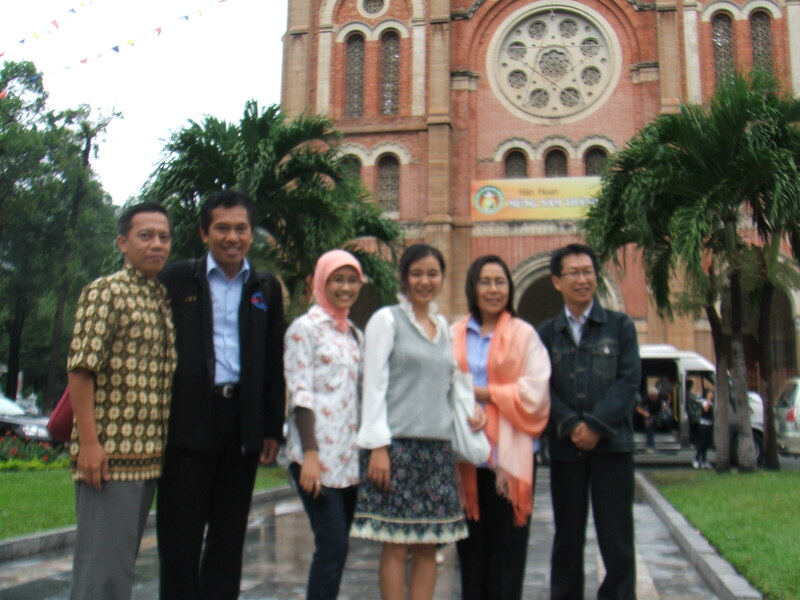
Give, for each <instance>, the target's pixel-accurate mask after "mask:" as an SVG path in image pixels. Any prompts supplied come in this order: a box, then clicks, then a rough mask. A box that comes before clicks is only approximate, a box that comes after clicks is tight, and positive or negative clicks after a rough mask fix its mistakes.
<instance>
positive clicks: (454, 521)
mask: <svg viewBox="0 0 800 600" xmlns="http://www.w3.org/2000/svg"><path fill="white" fill-rule="evenodd" d="M444 270H445V265H444V259H443V258H442V254H441V253H440V252H439V251H438V250H437V249H436V248H433V247H432V246H429V245H427V244H415V245H413V246H411V247H410V248H408V249H407V250H406V251H405V252H404V253H403V256H402V257H401V259H400V282H401V289H402V294H399V296H398V299H399V303H398V304H396V305H393V306H387V307H384V308H382V309H380V310H379V311H377V312H376V313H375V314H374V315H373V316H372V318H371V319H370V321H369V323H367V328H366V340H365V350H364V390H363V394H364V395H363V405H362V416H361V426H360V429H359V432H358V444H359V446H360V447H361V448H364V449H365V451H363V452H362V459H361V473H362V477H361V487H360V488H359V491H358V499H357V501H356V514H355V520H354V522H353V527H352V529H351V532H350V533H351V535H353V536H355V537H361V538H366V539H371V540H375V541H379V542H383V551H382V554H381V561H380V588H381V597H382V598H383V599H384V600H394V599H398V600H400V599H403V598H405V597H406V593H405V580H406V579H405V568H406V559H407V557H408V555H409V553H410V554H411V573H410V576H409V578H408V587H409V592H410V594H409V595H410V597H412V598H433V590H434V586H435V584H436V544H439V543H449V542H455V541H457V540H459V539H462V538H465V537H466V536H467V527H466V523H465V521H464V514H463V511H462V509H461V505H460V502H459V498H458V491H457V489H456V484H455V471H454V466H453V455H452V451H451V448H450V436H451V430H452V424H453V414H452V411H451V409H450V405H449V403H448V390H449V388H450V381H451V377H452V374H453V368H454V360H453V354H452V351H451V348H450V336H449V335H448V330H447V329H448V328H447V321H446V320H445V319H444V317H442V316H441V315H439V314H437V312H436V304H435V303H434V299H435V298H436V296H437V295H438V294H439V292H440V291H441V288H442V279H443V277H444ZM364 474H366V478H364Z"/></svg>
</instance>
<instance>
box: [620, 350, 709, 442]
mask: <svg viewBox="0 0 800 600" xmlns="http://www.w3.org/2000/svg"><path fill="white" fill-rule="evenodd" d="M639 355H640V356H641V359H642V383H641V385H640V389H639V393H640V395H641V397H642V398H645V397H646V396H647V392H648V390H649V389H651V388H657V389H658V390H659V392H660V394H661V396H662V398H665V400H664V402H663V404H664V406H663V408H662V410H663V413H662V415H661V418H660V419H657V425H656V450H678V449H680V448H685V447H688V446H690V445H691V442H692V438H693V437H694V434H695V433H696V432H694V431H693V427H692V425H693V424H692V422H691V419H690V410H689V406H688V405H687V391H688V386H689V383H688V382H691V393H692V394H694V395H696V396H698V397H699V396H702V394H703V392H705V391H706V390H714V389H715V388H714V381H715V368H714V365H713V364H712V363H711V362H710V361H708V360H706V359H705V358H703V357H702V356H700V355H699V354H698V353H697V352H691V351H688V350H678V349H677V348H675V347H674V346H670V345H667V344H645V345H643V346H640V347H639ZM634 429H635V430H636V431H637V432H644V430H645V423H644V419H642V418H641V416H640V415H638V413H634ZM636 440H637V446H638V445H639V443H641V445H642V447H644V437H643V435H642V436H639V435H637V436H636Z"/></svg>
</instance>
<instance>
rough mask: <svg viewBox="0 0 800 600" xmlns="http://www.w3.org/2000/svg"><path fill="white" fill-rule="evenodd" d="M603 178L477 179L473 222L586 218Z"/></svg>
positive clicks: (472, 206) (472, 209)
mask: <svg viewBox="0 0 800 600" xmlns="http://www.w3.org/2000/svg"><path fill="white" fill-rule="evenodd" d="M599 192H600V178H599V177H544V178H541V179H487V180H483V181H473V182H472V186H471V189H470V193H471V194H470V195H471V201H470V215H471V217H472V220H473V221H551V220H558V219H582V218H583V217H584V216H586V213H587V211H588V210H589V207H590V206H592V205H593V204H594V203H595V202H597V194H598V193H599Z"/></svg>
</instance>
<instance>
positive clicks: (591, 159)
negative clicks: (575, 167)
mask: <svg viewBox="0 0 800 600" xmlns="http://www.w3.org/2000/svg"><path fill="white" fill-rule="evenodd" d="M607 158H608V154H606V151H605V150H604V149H603V148H590V149H589V150H588V151H587V152H586V154H585V155H584V157H583V162H584V168H585V170H586V175H602V173H603V169H604V168H605V166H606V159H607Z"/></svg>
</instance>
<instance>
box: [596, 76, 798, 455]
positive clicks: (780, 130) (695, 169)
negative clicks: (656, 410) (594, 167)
mask: <svg viewBox="0 0 800 600" xmlns="http://www.w3.org/2000/svg"><path fill="white" fill-rule="evenodd" d="M799 121H800V100H797V99H794V98H792V97H790V96H784V95H781V93H780V92H779V89H778V85H777V83H776V82H775V81H774V79H772V78H771V77H769V76H768V75H765V74H762V73H752V74H750V75H748V76H743V75H736V76H735V77H733V78H732V79H731V80H729V81H726V82H722V83H721V85H720V87H719V89H718V90H717V93H716V94H715V96H714V97H713V98H712V100H711V102H710V103H709V105H708V106H698V105H682V106H681V110H680V112H679V113H677V114H672V115H662V116H660V117H658V118H656V119H655V120H654V121H652V122H651V123H650V124H648V125H647V126H645V127H644V129H643V130H642V131H641V132H640V133H639V134H638V135H637V136H636V137H635V138H634V139H632V140H631V141H630V142H629V143H628V145H627V146H626V147H625V148H624V149H623V150H622V151H621V152H619V153H618V154H617V155H615V156H613V157H612V158H611V160H610V161H609V165H608V167H607V171H606V173H605V175H604V177H603V184H602V190H601V193H600V198H599V200H598V203H597V204H596V205H595V206H594V207H593V208H592V209H591V210H590V212H589V215H588V219H587V221H586V223H585V231H586V235H587V238H588V240H589V242H590V243H591V244H593V245H594V246H596V247H597V248H598V251H599V253H600V255H601V256H602V257H603V258H604V259H605V260H608V259H615V258H616V254H617V251H618V250H619V249H620V248H623V247H624V246H626V245H628V244H633V245H635V246H636V247H637V248H638V249H639V250H640V251H641V255H642V259H643V261H644V265H645V271H646V273H647V280H648V284H649V286H650V288H651V290H652V291H653V295H654V300H655V303H656V306H657V307H658V309H659V311H660V312H661V313H662V314H665V315H670V314H671V313H672V311H673V308H674V306H673V300H672V288H671V286H672V283H673V281H674V278H677V279H678V280H682V281H683V285H684V286H685V289H686V290H688V291H689V292H690V293H691V294H692V295H693V297H694V298H695V299H696V303H695V305H694V308H697V307H698V306H702V307H703V308H704V310H705V312H706V315H707V317H708V319H709V323H710V324H711V329H712V335H713V338H714V348H715V352H716V356H717V375H718V377H717V384H718V386H719V392H720V393H719V395H718V399H719V401H718V402H717V403H716V410H717V411H718V412H717V414H716V416H717V419H716V422H715V443H716V445H717V456H718V463H717V468H718V469H721V470H725V469H727V468H728V467H729V464H730V463H729V452H728V440H727V435H728V427H727V418H726V414H725V411H726V408H727V399H728V392H729V390H728V389H727V388H728V386H727V381H728V376H727V372H726V371H727V366H728V364H727V363H728V362H730V367H731V369H732V372H733V390H732V392H733V397H734V399H735V403H736V406H737V411H736V414H737V423H736V427H737V431H738V433H740V434H741V433H742V432H748V434H747V435H737V438H738V446H739V447H738V456H739V466H740V468H742V469H744V470H751V469H754V468H755V466H756V464H755V453H754V447H753V442H752V438H751V436H750V435H749V432H750V415H749V410H748V408H747V389H746V381H745V369H746V367H745V359H744V344H743V336H742V310H743V307H742V285H741V275H742V267H743V261H744V253H743V250H744V249H745V248H746V247H747V246H748V245H749V244H754V245H756V246H759V247H767V246H770V245H771V244H773V243H777V244H780V242H782V241H784V240H787V241H788V242H789V244H790V247H791V249H792V253H793V255H794V256H795V257H797V256H798V251H800V237H799V234H798V232H797V230H796V227H795V224H796V223H797V222H798V217H800V175H799V174H798V163H800V133H798V130H797V128H796V126H795V124H796V123H797V122H799ZM723 282H725V283H727V289H725V287H723V285H722V284H723ZM718 299H723V300H724V304H726V305H727V306H729V307H730V310H729V311H726V312H725V313H724V314H723V317H726V315H727V318H728V320H729V325H730V330H731V349H732V350H731V356H730V357H728V356H727V355H726V353H725V352H724V350H723V349H724V344H723V336H722V331H723V328H722V320H721V319H720V315H719V314H718V312H717V309H716V304H717V300H718ZM767 342H768V340H763V339H762V340H761V345H762V346H764V345H765V343H766V345H767V346H768V343H767ZM764 406H765V412H767V413H768V414H767V415H765V421H766V422H767V423H771V422H772V415H771V408H772V407H771V404H770V402H765V404H764Z"/></svg>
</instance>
